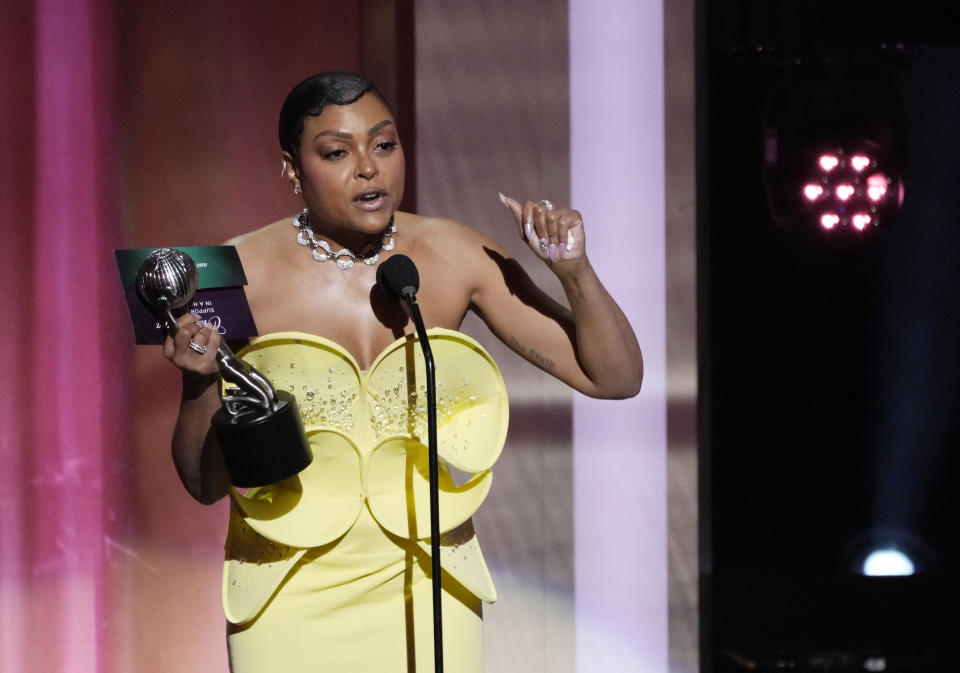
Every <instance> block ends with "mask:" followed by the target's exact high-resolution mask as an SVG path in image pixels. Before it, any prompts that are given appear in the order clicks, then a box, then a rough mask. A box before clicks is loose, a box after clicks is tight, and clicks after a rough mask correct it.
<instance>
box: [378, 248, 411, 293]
mask: <svg viewBox="0 0 960 673" xmlns="http://www.w3.org/2000/svg"><path fill="white" fill-rule="evenodd" d="M377 285H379V286H380V287H381V289H383V292H384V294H386V295H387V296H388V297H390V299H392V300H394V301H400V300H401V299H402V300H404V301H406V302H415V301H416V300H417V299H416V296H417V290H419V289H420V274H419V273H418V272H417V266H416V265H415V264H414V263H413V260H411V259H410V258H409V257H407V256H406V255H393V256H392V257H391V258H390V259H388V260H387V261H385V262H384V263H383V264H381V265H380V266H379V267H377Z"/></svg>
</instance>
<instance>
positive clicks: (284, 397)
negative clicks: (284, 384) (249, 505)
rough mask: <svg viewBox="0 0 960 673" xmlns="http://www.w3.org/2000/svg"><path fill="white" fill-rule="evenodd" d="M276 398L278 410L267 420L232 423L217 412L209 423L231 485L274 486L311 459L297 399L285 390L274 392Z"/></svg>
mask: <svg viewBox="0 0 960 673" xmlns="http://www.w3.org/2000/svg"><path fill="white" fill-rule="evenodd" d="M277 397H278V398H280V408H279V409H277V411H276V412H275V413H273V414H271V415H270V416H267V417H266V418H263V419H260V420H257V421H252V422H244V421H243V420H242V419H241V420H240V422H238V423H231V422H230V417H229V416H228V415H227V413H226V412H225V411H224V410H223V409H219V410H218V411H217V413H215V414H214V415H213V418H212V419H211V421H210V422H211V424H212V425H213V431H214V432H215V433H216V435H217V439H218V440H219V441H220V449H221V451H222V452H223V458H224V460H225V461H226V464H227V472H228V473H229V474H230V482H231V483H232V484H233V485H234V486H239V487H241V488H249V487H252V486H266V485H267V484H275V483H276V482H278V481H283V480H284V479H289V478H290V477H292V476H293V475H295V474H297V473H298V472H300V471H301V470H302V469H304V468H305V467H306V466H307V465H309V464H310V462H311V461H312V460H313V453H312V452H311V451H310V444H309V442H308V441H307V434H306V432H304V430H303V423H301V422H300V414H299V413H298V412H297V401H296V398H294V396H293V395H291V394H290V393H288V392H286V391H284V390H280V391H277Z"/></svg>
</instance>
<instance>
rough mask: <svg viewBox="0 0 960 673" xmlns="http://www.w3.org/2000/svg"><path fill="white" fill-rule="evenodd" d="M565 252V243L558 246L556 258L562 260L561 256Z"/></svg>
mask: <svg viewBox="0 0 960 673" xmlns="http://www.w3.org/2000/svg"><path fill="white" fill-rule="evenodd" d="M566 251H567V244H566V243H561V244H560V250H559V251H558V252H557V257H559V258H560V259H563V254H564V253H565V252H566Z"/></svg>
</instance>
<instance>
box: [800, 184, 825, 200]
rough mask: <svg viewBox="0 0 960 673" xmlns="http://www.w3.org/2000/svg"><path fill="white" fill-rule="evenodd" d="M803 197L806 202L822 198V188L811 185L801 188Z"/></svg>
mask: <svg viewBox="0 0 960 673" xmlns="http://www.w3.org/2000/svg"><path fill="white" fill-rule="evenodd" d="M803 195H804V196H805V197H807V200H808V201H816V200H817V199H819V198H820V197H821V196H823V187H822V186H821V185H815V184H812V183H811V184H809V185H807V186H805V187H804V188H803Z"/></svg>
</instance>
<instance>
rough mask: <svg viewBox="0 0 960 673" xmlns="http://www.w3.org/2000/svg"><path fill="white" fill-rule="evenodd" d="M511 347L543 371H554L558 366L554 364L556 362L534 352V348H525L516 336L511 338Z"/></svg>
mask: <svg viewBox="0 0 960 673" xmlns="http://www.w3.org/2000/svg"><path fill="white" fill-rule="evenodd" d="M510 346H511V348H513V349H514V350H515V351H517V352H518V353H520V355H522V356H523V357H525V358H527V359H528V360H530V361H531V362H534V363H536V364H537V365H539V366H540V367H542V368H543V369H554V368H556V366H557V365H556V364H555V363H554V361H553V360H551V359H550V358H548V357H544V356H543V355H541V354H540V353H538V352H537V351H535V350H533V349H532V348H527V347H526V346H524V345H523V344H522V343H520V341H519V339H517V337H514V336H512V337H510Z"/></svg>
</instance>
